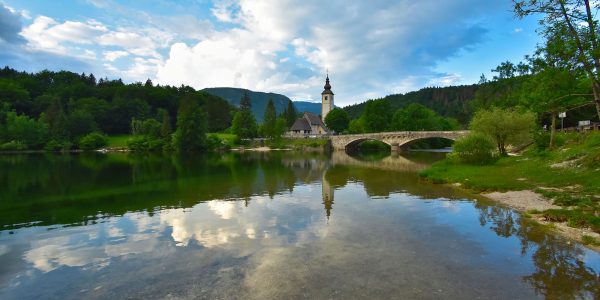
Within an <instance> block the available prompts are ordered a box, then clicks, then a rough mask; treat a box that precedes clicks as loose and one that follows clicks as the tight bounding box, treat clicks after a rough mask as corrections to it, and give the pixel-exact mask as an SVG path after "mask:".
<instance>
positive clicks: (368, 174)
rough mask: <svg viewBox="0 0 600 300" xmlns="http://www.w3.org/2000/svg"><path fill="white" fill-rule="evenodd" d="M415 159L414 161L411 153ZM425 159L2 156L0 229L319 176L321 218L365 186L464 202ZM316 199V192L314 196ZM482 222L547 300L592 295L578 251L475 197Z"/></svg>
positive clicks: (70, 221) (288, 186)
mask: <svg viewBox="0 0 600 300" xmlns="http://www.w3.org/2000/svg"><path fill="white" fill-rule="evenodd" d="M415 158H416V159H415ZM428 163H429V162H428V161H425V158H419V157H418V156H417V157H410V156H409V157H406V156H395V157H394V156H388V157H383V158H381V159H380V160H375V161H374V160H373V157H369V159H368V160H365V159H357V158H353V157H350V156H348V155H346V154H345V153H334V155H333V156H332V157H331V158H328V157H325V156H324V155H322V154H321V155H318V154H314V155H305V154H293V153H254V154H239V153H229V154H224V155H219V156H208V155H207V156H196V157H179V156H173V157H165V156H153V155H149V156H148V155H146V156H136V155H128V156H125V155H108V156H102V155H87V154H86V155H78V156H69V155H64V156H58V155H48V156H42V155H40V156H3V157H0V169H2V170H10V172H0V187H2V188H1V189H0V199H2V201H0V227H2V228H4V229H13V228H19V227H24V226H34V225H35V226H51V225H85V224H86V222H88V221H94V222H95V221H96V219H97V218H98V216H103V215H104V216H120V215H123V214H125V213H127V212H136V211H147V212H148V214H152V212H154V211H156V210H160V209H163V208H166V207H167V208H168V207H176V208H189V207H194V206H195V205H196V204H198V203H199V202H202V201H209V200H214V199H219V200H229V199H245V200H246V205H252V203H249V199H251V198H252V197H253V196H256V195H268V196H269V197H270V198H274V196H275V195H277V194H280V193H286V192H289V193H291V192H292V191H293V190H294V188H296V187H298V186H301V185H307V186H309V185H311V184H314V183H319V182H321V187H322V193H321V194H322V195H321V196H322V204H323V210H324V211H323V217H326V218H328V219H331V218H334V217H335V210H334V208H336V207H342V206H343V205H344V200H345V199H343V198H335V192H336V190H339V189H343V188H344V187H346V185H352V184H353V183H359V184H356V186H362V188H364V190H365V192H366V195H368V199H372V198H389V197H390V196H391V195H393V194H398V193H406V194H410V195H415V196H418V197H421V198H423V199H436V198H441V197H443V198H446V199H447V198H450V199H465V198H468V197H470V196H468V195H467V194H465V193H463V192H461V191H459V190H456V189H452V188H451V187H447V186H433V185H428V184H426V183H423V182H421V181H420V179H419V177H418V176H417V173H416V172H415V171H416V170H418V169H420V168H422V167H423V166H425V165H427V164H428ZM317 197H318V196H317ZM474 205H475V207H476V208H477V210H478V212H479V222H480V225H481V226H484V227H488V226H489V228H490V229H491V230H492V231H493V232H494V233H495V234H496V235H497V236H499V237H502V238H510V237H516V238H517V239H519V242H520V244H521V255H522V256H523V257H529V256H530V257H531V259H532V263H533V268H534V269H533V272H532V273H531V274H529V275H526V276H524V277H523V281H524V282H526V283H527V284H528V285H531V286H532V287H533V288H534V289H535V291H536V293H538V294H539V295H543V296H545V297H547V298H550V299H570V298H598V299H600V279H599V277H598V273H597V272H595V271H594V270H593V269H592V268H590V267H588V266H586V265H585V262H584V255H585V250H584V249H583V248H581V246H580V245H578V244H572V243H567V242H565V241H564V240H563V239H562V238H560V237H558V236H556V235H553V234H549V233H548V232H547V231H545V230H544V228H542V227H541V226H537V225H535V224H532V223H533V222H531V221H530V220H528V219H526V218H523V217H521V215H520V214H519V213H517V212H515V211H513V210H510V209H506V208H503V207H498V206H494V205H486V204H484V203H481V202H477V203H475V204H474Z"/></svg>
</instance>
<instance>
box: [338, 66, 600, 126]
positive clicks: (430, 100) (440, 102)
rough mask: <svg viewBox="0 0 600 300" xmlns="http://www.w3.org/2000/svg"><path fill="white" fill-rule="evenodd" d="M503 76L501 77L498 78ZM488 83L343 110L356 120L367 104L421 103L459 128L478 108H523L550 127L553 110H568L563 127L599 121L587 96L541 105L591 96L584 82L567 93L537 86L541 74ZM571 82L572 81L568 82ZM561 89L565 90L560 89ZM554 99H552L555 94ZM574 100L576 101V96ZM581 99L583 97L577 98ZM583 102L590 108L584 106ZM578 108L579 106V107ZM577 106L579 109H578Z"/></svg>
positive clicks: (427, 91) (389, 98)
mask: <svg viewBox="0 0 600 300" xmlns="http://www.w3.org/2000/svg"><path fill="white" fill-rule="evenodd" d="M500 77H502V78H500ZM500 77H496V78H494V80H491V81H488V80H486V79H485V78H484V77H482V81H481V82H480V83H478V84H473V85H461V86H449V87H427V88H423V89H420V90H418V91H414V92H409V93H406V94H395V95H389V96H386V97H383V98H380V99H373V100H368V101H365V102H362V103H358V104H355V105H350V106H347V107H344V108H343V109H344V110H345V111H346V112H347V113H348V115H349V117H350V118H351V119H353V120H356V119H359V118H360V117H361V115H362V114H363V113H364V111H365V108H366V107H367V105H368V104H369V103H370V102H378V101H383V102H387V103H388V104H386V105H389V107H390V109H391V110H392V111H396V110H397V109H406V108H407V107H408V106H409V105H411V104H414V103H416V104H420V105H423V106H425V107H427V108H429V109H431V110H433V111H435V112H436V113H437V114H439V115H440V116H443V117H446V118H452V119H455V120H457V121H458V122H459V123H460V125H461V126H462V127H465V128H466V127H467V126H468V123H469V121H470V120H471V118H472V117H473V114H474V113H475V112H476V111H477V110H479V109H489V108H491V107H501V108H519V107H520V108H524V109H528V110H532V111H535V112H537V113H538V117H539V123H540V124H546V125H549V124H550V117H551V115H550V114H551V113H553V112H554V111H555V110H557V109H558V110H561V111H568V113H567V117H566V118H565V119H564V126H577V123H578V121H580V120H591V121H598V117H597V115H596V112H595V109H594V106H593V105H591V104H593V103H592V102H591V99H590V96H588V97H587V98H588V99H587V100H586V99H580V100H577V99H575V100H573V101H571V103H575V105H573V106H569V105H565V106H564V107H562V108H556V109H555V108H554V107H549V106H548V105H544V104H545V103H546V102H545V101H544V100H541V99H544V95H540V94H542V93H547V96H546V98H547V99H548V100H547V101H552V100H553V99H554V98H556V97H560V96H561V95H569V94H572V95H576V94H577V95H579V94H590V95H591V93H592V91H591V89H590V88H588V86H586V85H585V84H584V83H585V82H579V81H584V79H580V80H574V81H572V82H567V81H566V80H565V85H569V86H572V87H573V89H572V90H570V91H562V90H559V89H558V88H556V89H554V88H553V87H551V86H550V87H548V86H543V85H542V84H538V81H540V75H538V74H533V75H532V74H524V75H520V76H500ZM571 80H572V79H571ZM563 90H564V88H563ZM555 94H556V95H557V96H554V95H555ZM573 98H576V97H575V96H574V97H573ZM580 98H582V97H580ZM586 103H588V104H590V105H585V104H586ZM580 105H581V106H580ZM578 106H580V107H578Z"/></svg>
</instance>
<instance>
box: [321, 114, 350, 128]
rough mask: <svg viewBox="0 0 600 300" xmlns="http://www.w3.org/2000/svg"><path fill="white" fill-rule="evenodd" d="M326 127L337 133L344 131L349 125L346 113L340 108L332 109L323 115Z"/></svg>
mask: <svg viewBox="0 0 600 300" xmlns="http://www.w3.org/2000/svg"><path fill="white" fill-rule="evenodd" d="M325 124H326V125H327V127H328V128H329V129H331V130H333V131H335V132H337V133H341V132H344V130H346V129H348V126H349V125H350V117H349V116H348V113H347V112H346V111H345V110H343V109H341V108H334V109H332V110H331V111H330V112H329V113H328V114H327V116H326V117H325Z"/></svg>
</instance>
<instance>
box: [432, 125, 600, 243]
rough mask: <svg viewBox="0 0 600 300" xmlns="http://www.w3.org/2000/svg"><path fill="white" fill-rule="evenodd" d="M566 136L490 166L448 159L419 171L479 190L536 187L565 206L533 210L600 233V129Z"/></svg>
mask: <svg viewBox="0 0 600 300" xmlns="http://www.w3.org/2000/svg"><path fill="white" fill-rule="evenodd" d="M561 138H562V142H561V144H562V145H561V146H560V147H558V148H556V149H554V150H553V151H548V150H536V149H530V150H527V151H526V152H525V153H523V155H522V156H515V157H505V158H501V159H499V160H498V161H497V162H496V163H494V164H492V165H487V166H475V165H467V164H459V163H452V162H450V161H448V160H444V161H441V162H439V163H436V164H434V165H433V166H432V167H431V168H429V169H427V170H424V171H422V172H421V173H420V175H421V176H422V177H424V178H427V179H428V180H431V181H432V182H436V183H460V184H461V185H462V186H464V187H466V188H470V189H473V190H476V191H480V192H484V191H509V190H512V191H518V190H533V191H535V192H537V193H540V194H542V195H543V196H545V197H546V198H548V199H550V200H551V201H552V202H553V203H554V204H555V205H558V206H560V207H561V208H560V209H550V210H545V211H530V213H532V214H537V215H540V216H542V217H543V218H544V219H545V220H547V221H557V222H563V221H564V222H567V223H568V225H569V226H572V227H580V228H581V227H586V228H590V229H591V230H593V231H595V232H598V233H600V203H599V201H600V133H596V132H594V133H584V134H577V133H573V134H564V135H562V136H561ZM589 242H590V243H598V242H600V241H597V240H594V241H589Z"/></svg>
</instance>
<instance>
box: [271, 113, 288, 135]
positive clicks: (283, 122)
mask: <svg viewBox="0 0 600 300" xmlns="http://www.w3.org/2000/svg"><path fill="white" fill-rule="evenodd" d="M287 129H288V126H287V119H286V118H284V117H279V118H277V122H276V123H275V132H274V135H273V137H274V138H280V137H281V136H282V135H284V134H285V132H286V131H287Z"/></svg>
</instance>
